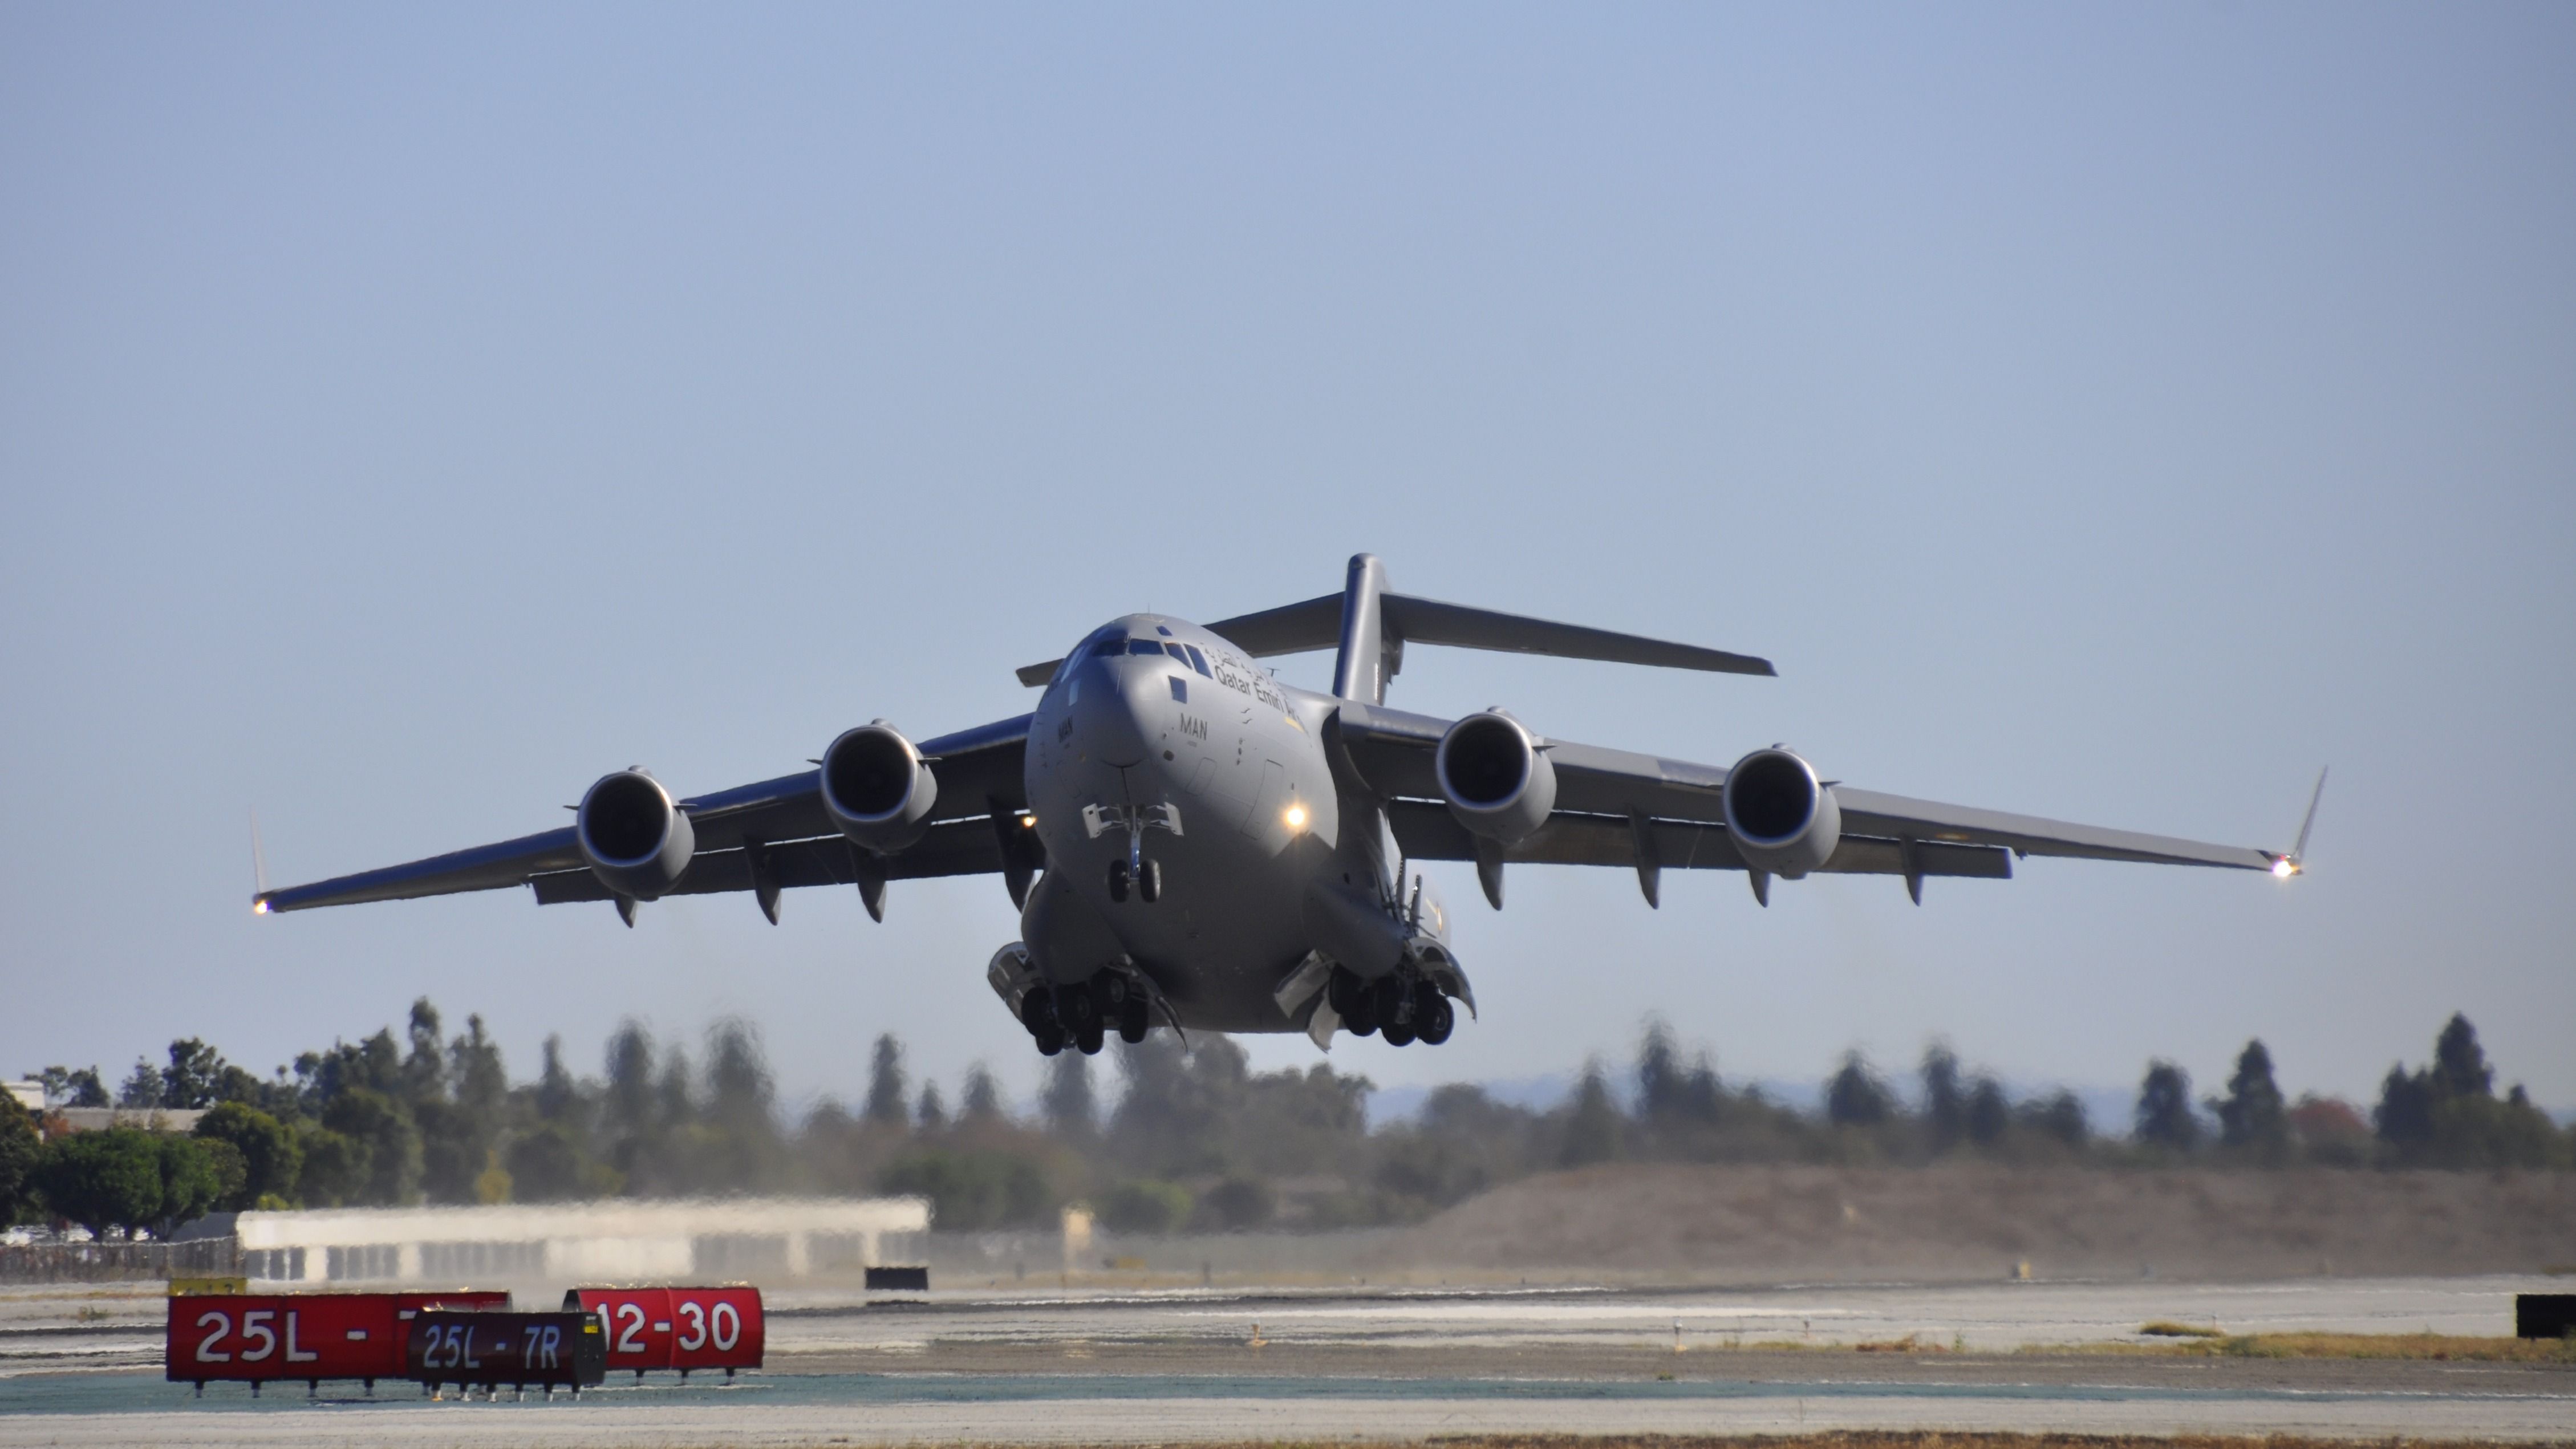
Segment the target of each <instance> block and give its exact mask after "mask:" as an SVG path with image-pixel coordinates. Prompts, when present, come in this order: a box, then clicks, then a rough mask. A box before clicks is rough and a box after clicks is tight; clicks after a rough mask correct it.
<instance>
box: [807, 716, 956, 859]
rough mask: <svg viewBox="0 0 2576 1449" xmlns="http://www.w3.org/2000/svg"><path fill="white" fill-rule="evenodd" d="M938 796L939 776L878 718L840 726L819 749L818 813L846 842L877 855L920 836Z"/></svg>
mask: <svg viewBox="0 0 2576 1449" xmlns="http://www.w3.org/2000/svg"><path fill="white" fill-rule="evenodd" d="M938 801H939V777H938V776H936V775H933V774H932V773H930V765H929V764H928V762H926V761H924V760H923V759H922V758H921V751H919V750H917V749H914V748H913V746H912V741H910V740H908V739H905V738H904V737H903V731H901V730H898V729H896V728H895V727H894V726H893V725H890V724H887V723H886V722H885V721H884V720H878V721H877V722H876V723H874V724H863V725H861V726H859V727H858V728H857V729H853V730H843V731H842V732H841V737H840V738H839V739H836V740H834V741H832V747H831V748H830V749H828V750H825V751H824V752H823V813H824V814H826V815H829V816H830V817H832V823H833V824H834V825H835V826H838V827H839V828H840V831H841V833H842V834H843V835H846V836H848V837H849V838H850V840H851V842H852V843H854V844H856V845H859V846H861V847H863V848H865V849H868V850H873V851H875V852H876V853H877V854H879V855H892V854H894V853H895V852H896V851H899V850H903V849H905V848H907V847H909V846H910V845H912V844H913V843H914V842H915V841H917V840H919V839H921V837H922V835H923V834H924V833H925V832H927V831H928V830H929V829H930V807H931V806H933V805H935V804H937V803H938Z"/></svg>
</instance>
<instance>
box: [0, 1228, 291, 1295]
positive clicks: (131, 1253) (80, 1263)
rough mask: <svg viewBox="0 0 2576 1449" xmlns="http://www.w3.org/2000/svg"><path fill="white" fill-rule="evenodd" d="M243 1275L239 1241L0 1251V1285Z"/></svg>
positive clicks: (49, 1245) (224, 1239)
mask: <svg viewBox="0 0 2576 1449" xmlns="http://www.w3.org/2000/svg"><path fill="white" fill-rule="evenodd" d="M240 1272H241V1240H240V1239H238V1238H232V1237H222V1238H197V1239H193V1240H191V1241H188V1242H184V1243H28V1244H22V1245H18V1246H10V1247H0V1283H5V1284H42V1283H144V1282H155V1281H162V1280H167V1279H170V1278H200V1277H231V1276H234V1275H236V1274H239V1273H240Z"/></svg>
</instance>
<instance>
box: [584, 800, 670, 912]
mask: <svg viewBox="0 0 2576 1449" xmlns="http://www.w3.org/2000/svg"><path fill="white" fill-rule="evenodd" d="M573 839H574V842H575V843H576V844H577V845H579V846H580V847H581V858H582V859H583V860H584V861H585V862H587V863H588V864H589V866H590V870H591V874H593V875H596V876H598V877H599V881H600V884H602V885H604V886H607V887H608V888H609V889H610V890H612V891H615V892H616V893H618V894H619V895H621V896H629V897H632V898H634V899H636V900H639V901H649V900H656V899H659V898H660V897H661V895H662V893H663V892H665V891H667V890H669V889H670V888H671V887H673V886H675V885H678V884H679V883H680V877H681V876H682V875H683V874H685V873H686V872H687V870H688V868H689V857H690V856H691V855H693V854H695V853H696V852H697V848H698V837H697V832H696V831H695V830H694V829H692V828H691V827H690V825H689V816H688V812H687V811H684V810H682V809H681V808H680V807H679V806H678V805H677V804H675V803H673V801H672V799H671V792H670V791H668V790H665V789H663V788H662V782H661V781H659V780H656V779H654V778H653V777H652V776H650V775H648V774H645V773H644V772H643V771H641V770H620V771H618V772H617V773H616V774H613V775H602V776H600V777H599V781H598V783H596V784H594V785H592V786H591V787H590V790H589V792H588V793H587V794H585V795H583V796H582V797H581V807H580V809H579V810H578V811H577V812H575V814H574V816H573Z"/></svg>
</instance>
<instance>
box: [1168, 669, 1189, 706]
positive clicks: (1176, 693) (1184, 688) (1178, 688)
mask: <svg viewBox="0 0 2576 1449" xmlns="http://www.w3.org/2000/svg"><path fill="white" fill-rule="evenodd" d="M1189 702H1190V682H1189V681H1188V680H1186V679H1183V678H1182V677H1180V676H1179V675H1177V674H1175V675H1173V676H1172V703H1174V704H1187V703H1189Z"/></svg>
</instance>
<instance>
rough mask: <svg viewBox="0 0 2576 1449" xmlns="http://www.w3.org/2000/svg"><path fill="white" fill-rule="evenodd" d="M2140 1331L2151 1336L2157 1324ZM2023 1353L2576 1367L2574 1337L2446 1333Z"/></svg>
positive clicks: (2203, 1340) (2071, 1347)
mask: <svg viewBox="0 0 2576 1449" xmlns="http://www.w3.org/2000/svg"><path fill="white" fill-rule="evenodd" d="M2174 1326H2176V1327H2179V1326H2180V1325H2174ZM2141 1331H2142V1332H2147V1333H2153V1332H2154V1331H2155V1325H2153V1324H2150V1325H2148V1326H2147V1327H2146V1328H2145V1329H2143V1330H2141ZM2022 1352H2024V1353H2033V1354H2039V1353H2104V1354H2148V1355H2156V1356H2165V1355H2181V1356H2184V1357H2189V1358H2378V1359H2422V1360H2431V1361H2434V1362H2446V1361H2451V1360H2460V1361H2466V1362H2478V1363H2563V1364H2576V1339H2565V1338H2470V1337H2466V1336H2464V1335H2458V1334H2448V1333H2248V1334H2242V1335H2233V1336H2229V1335H2221V1336H2218V1337H2209V1336H2206V1334H2205V1333H2195V1334H2194V1335H2193V1336H2192V1337H2190V1338H2187V1339H2185V1340H2183V1341H2182V1342H2179V1343H2083V1344H2030V1345H2027V1346H2025V1347H2024V1348H2023V1349H2022Z"/></svg>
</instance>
